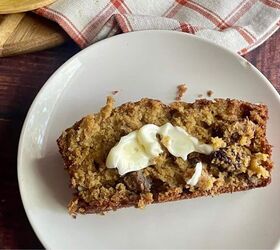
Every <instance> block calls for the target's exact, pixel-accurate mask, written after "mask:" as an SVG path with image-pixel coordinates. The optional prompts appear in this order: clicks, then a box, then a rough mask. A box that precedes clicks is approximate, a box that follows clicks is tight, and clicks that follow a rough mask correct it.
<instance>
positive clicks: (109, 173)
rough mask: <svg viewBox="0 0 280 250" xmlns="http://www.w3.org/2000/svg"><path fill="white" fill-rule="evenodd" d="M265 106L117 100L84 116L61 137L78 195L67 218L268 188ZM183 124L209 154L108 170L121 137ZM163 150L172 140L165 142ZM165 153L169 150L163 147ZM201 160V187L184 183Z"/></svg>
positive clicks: (219, 101)
mask: <svg viewBox="0 0 280 250" xmlns="http://www.w3.org/2000/svg"><path fill="white" fill-rule="evenodd" d="M267 118H268V115H267V108H266V106H265V105H262V104H258V105H256V104H250V103H247V102H242V101H238V100H230V99H215V100H214V101H210V100H205V99H200V100H197V101H196V102H194V103H184V102H174V103H172V104H171V105H165V104H163V103H162V102H160V101H158V100H152V99H142V100H140V101H138V102H135V103H132V102H129V103H125V104H123V105H121V106H120V107H117V108H114V100H113V98H112V97H108V99H107V104H106V106H104V107H103V108H102V109H101V111H100V112H99V113H97V114H92V115H88V116H86V117H84V118H83V119H81V120H80V121H78V122H77V123H76V124H74V126H73V127H71V128H68V129H67V130H66V131H65V132H63V133H62V135H61V136H60V138H59V139H58V141H57V142H58V146H59V150H60V153H61V154H62V157H63V159H64V162H65V167H66V170H67V171H68V173H69V176H70V185H71V187H72V188H73V190H74V194H73V199H72V200H71V201H70V203H69V206H68V209H69V212H70V214H72V215H75V214H77V213H82V214H84V213H104V212H106V211H109V210H115V209H118V208H121V207H128V206H136V207H139V208H144V207H145V206H146V205H147V204H150V203H157V202H165V201H172V200H178V199H187V198H195V197H199V196H205V195H217V194H220V193H225V192H233V191H240V190H246V189H251V188H254V187H261V186H266V185H267V184H268V183H269V182H270V173H271V169H272V162H271V146H270V145H269V144H268V142H267V140H266V121H267ZM167 122H170V123H172V124H173V125H174V126H180V127H181V128H183V129H185V130H186V131H187V132H188V133H189V134H191V135H192V136H195V137H197V138H198V139H199V140H200V141H201V142H202V143H206V144H211V145H212V146H213V148H214V151H213V152H212V153H211V154H210V155H203V154H199V153H195V152H194V153H191V154H190V155H189V156H188V160H187V161H184V160H182V159H181V158H177V157H174V156H172V155H171V154H170V153H169V152H168V151H167V150H164V153H163V154H161V155H160V156H159V157H157V158H156V159H155V161H154V162H155V165H153V166H150V167H147V168H145V169H143V170H140V171H136V172H131V173H127V174H126V175H124V176H120V175H119V174H118V171H117V170H116V169H109V168H107V167H106V165H105V162H106V158H107V155H108V153H109V151H110V150H111V148H112V147H114V146H115V145H116V144H117V143H118V142H119V140H120V138H121V137H122V136H124V135H127V134H128V133H130V132H132V131H134V130H137V129H139V128H141V127H142V126H143V125H145V124H150V123H152V124H155V125H158V126H162V125H164V124H165V123H167ZM161 141H162V144H163V145H164V144H165V143H166V142H167V141H168V138H161ZM163 148H164V147H163ZM197 162H202V163H203V172H202V176H201V177H200V179H199V182H198V184H197V185H196V186H194V187H192V186H189V185H188V184H187V181H188V180H189V179H190V178H191V176H192V175H193V173H194V167H195V164H196V163H197Z"/></svg>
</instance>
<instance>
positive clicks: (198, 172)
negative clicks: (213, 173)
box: [187, 162, 202, 186]
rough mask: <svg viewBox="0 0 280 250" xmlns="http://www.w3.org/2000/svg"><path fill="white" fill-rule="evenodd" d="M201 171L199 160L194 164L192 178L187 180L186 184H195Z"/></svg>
mask: <svg viewBox="0 0 280 250" xmlns="http://www.w3.org/2000/svg"><path fill="white" fill-rule="evenodd" d="M201 173H202V163H201V162H198V163H197V164H196V166H195V171H194V174H193V176H192V178H190V179H189V180H188V181H187V184H189V185H191V186H195V185H196V184H197V183H198V181H199V178H200V176H201Z"/></svg>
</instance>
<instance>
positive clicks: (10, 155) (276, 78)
mask: <svg viewBox="0 0 280 250" xmlns="http://www.w3.org/2000/svg"><path fill="white" fill-rule="evenodd" d="M279 40H280V30H279V31H278V32H277V33H276V34H274V35H273V37H271V38H270V39H269V40H268V41H267V42H265V43H264V44H263V45H262V46H261V47H259V48H257V49H255V50H254V51H252V52H250V53H249V54H248V55H246V56H245V57H246V58H247V59H248V60H249V61H250V62H251V63H252V64H254V65H255V66H256V67H257V68H258V69H259V70H260V71H261V72H262V73H263V74H264V75H265V76H266V77H267V78H268V79H269V80H270V81H271V82H272V84H273V85H274V86H275V87H276V89H277V90H278V91H279V92H280V70H279V69H280V43H279ZM78 51H79V48H78V47H77V46H76V45H75V44H74V43H72V42H67V43H66V44H64V45H62V46H59V47H57V48H54V49H49V50H46V51H41V52H36V53H33V54H27V55H20V56H16V57H10V58H0V141H1V142H2V143H1V144H0V162H1V165H0V166H1V174H0V248H8V249H11V248H12V249H14V248H33V249H34V248H42V247H43V246H42V245H41V243H40V242H39V240H38V239H37V237H36V236H35V234H34V232H33V230H32V228H31V226H30V224H29V222H28V220H27V218H26V215H25V213H24V210H23V207H22V203H21V200H20V195H19V191H18V184H17V170H16V168H17V165H16V156H17V145H18V139H19V135H20V130H21V126H22V124H23V121H24V118H25V116H26V113H27V111H28V109H29V107H30V105H31V103H32V101H33V99H34V97H35V96H36V94H37V93H38V91H39V90H40V88H41V87H42V86H43V84H44V83H45V81H46V80H47V79H48V78H49V76H50V75H51V74H52V73H53V72H54V71H55V70H56V69H57V68H58V67H59V66H60V65H61V64H62V63H63V62H65V61H66V60H67V59H68V58H70V57H71V56H72V55H74V54H75V53H77V52H78Z"/></svg>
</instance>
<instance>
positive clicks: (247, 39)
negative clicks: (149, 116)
mask: <svg viewBox="0 0 280 250" xmlns="http://www.w3.org/2000/svg"><path fill="white" fill-rule="evenodd" d="M36 13H37V14H39V15H41V16H44V17H46V18H49V19H51V20H53V21H55V22H57V23H58V24H59V25H60V26H61V27H62V28H63V29H64V30H65V31H66V32H67V33H68V34H69V35H70V37H72V39H73V40H74V41H75V42H76V43H77V44H78V45H79V46H80V47H81V48H85V47H87V46H88V45H90V44H92V43H94V42H96V41H99V40H101V39H104V38H107V37H111V36H113V35H116V34H119V33H121V32H130V31H139V30H176V31H182V32H187V33H191V34H194V35H196V36H199V37H202V38H205V39H207V40H210V41H213V42H215V43H217V44H219V45H222V46H224V47H226V48H228V49H230V50H232V51H235V52H237V53H239V54H245V53H246V52H248V51H250V50H252V49H254V48H255V47H257V46H258V45H260V44H261V43H263V42H264V41H265V40H266V39H267V38H268V37H269V36H271V35H272V34H273V33H274V32H275V31H276V30H277V29H278V28H279V26H280V1H279V0H78V1H77V0H58V1H56V2H55V3H53V4H51V5H49V6H47V7H44V8H40V9H38V10H36Z"/></svg>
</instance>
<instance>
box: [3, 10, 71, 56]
mask: <svg viewBox="0 0 280 250" xmlns="http://www.w3.org/2000/svg"><path fill="white" fill-rule="evenodd" d="M67 37H68V36H67V35H66V34H65V32H64V31H63V30H62V29H61V28H60V27H59V26H58V25H57V24H55V23H53V22H52V21H49V20H47V19H45V18H42V17H39V16H37V15H35V14H33V13H30V12H28V13H17V14H10V15H0V57H1V56H10V55H16V54H22V53H26V52H34V51H38V50H43V49H47V48H51V47H55V46H58V45H60V44H62V43H64V42H65V40H66V39H67Z"/></svg>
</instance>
